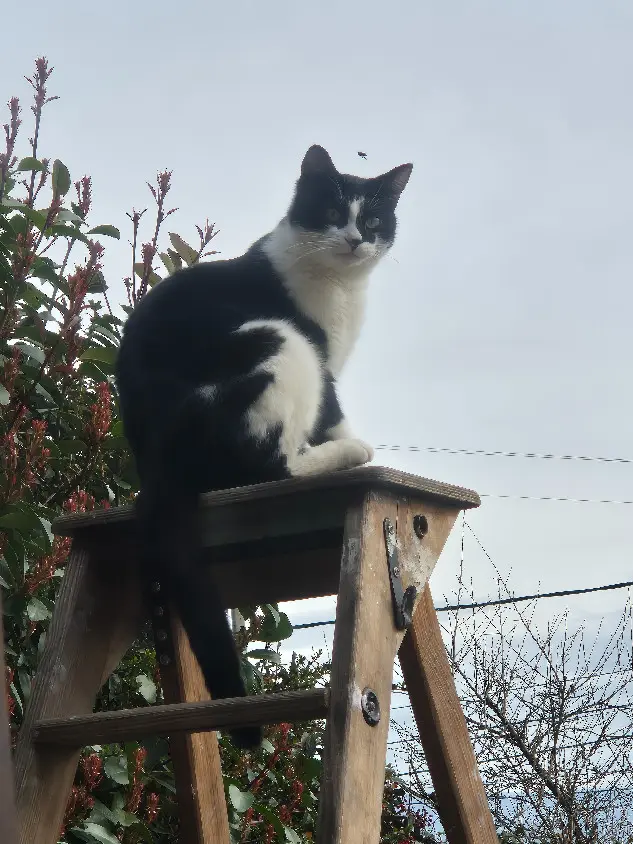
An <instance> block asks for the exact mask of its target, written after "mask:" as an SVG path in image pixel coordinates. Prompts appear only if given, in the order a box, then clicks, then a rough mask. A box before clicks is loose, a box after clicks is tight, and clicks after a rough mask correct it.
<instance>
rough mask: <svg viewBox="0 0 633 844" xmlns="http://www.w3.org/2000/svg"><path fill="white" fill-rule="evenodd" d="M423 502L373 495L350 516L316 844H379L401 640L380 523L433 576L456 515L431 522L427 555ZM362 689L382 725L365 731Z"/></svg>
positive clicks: (403, 553) (407, 558)
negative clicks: (418, 519)
mask: <svg viewBox="0 0 633 844" xmlns="http://www.w3.org/2000/svg"><path fill="white" fill-rule="evenodd" d="M424 506H425V502H424V501H420V500H416V501H414V502H410V501H408V499H406V498H405V497H395V496H392V495H390V494H389V493H382V492H370V493H369V494H367V495H365V496H364V497H363V498H362V499H361V500H360V501H359V502H358V503H357V504H356V506H355V507H353V508H352V509H351V510H350V512H349V515H348V519H347V523H346V527H345V538H344V543H343V554H342V562H341V580H340V587H339V593H338V603H337V610H336V627H335V632H334V645H333V656H332V660H333V661H332V675H331V684H330V694H331V698H330V718H329V720H328V726H327V734H326V743H325V751H324V771H323V780H322V783H321V802H320V807H319V825H318V831H317V841H318V842H319V844H377V842H378V840H379V836H380V817H381V807H382V791H383V785H384V778H385V758H386V751H387V733H388V730H389V708H390V702H391V684H392V674H393V661H394V659H395V656H396V653H397V651H398V647H399V645H400V642H401V641H402V635H403V634H402V633H401V632H399V631H398V630H396V627H395V624H394V616H393V605H392V599H391V589H390V585H389V576H388V567H387V553H386V548H385V540H384V534H383V520H384V519H385V517H388V518H390V519H391V521H392V523H393V524H394V525H395V526H396V541H397V544H398V548H399V552H400V559H401V562H402V563H403V564H406V565H407V566H412V567H413V568H414V570H415V572H417V575H416V576H419V575H420V572H421V570H422V569H421V567H420V565H419V564H418V562H419V560H420V559H423V560H424V561H425V565H427V567H428V568H429V569H432V565H434V562H433V564H432V565H431V564H430V560H431V557H433V556H434V557H435V559H436V558H437V555H439V552H440V551H441V548H442V547H443V544H444V541H445V539H446V536H447V535H448V532H449V531H450V527H451V525H452V523H453V521H454V519H455V517H456V515H457V508H455V509H454V511H453V512H450V513H448V515H447V514H445V513H444V511H442V512H441V513H439V514H438V524H437V527H435V525H434V524H433V515H434V514H432V513H431V512H430V511H429V514H428V519H429V524H430V529H429V537H430V536H431V535H432V536H433V537H434V539H433V540H432V541H429V543H427V544H429V545H430V548H431V550H430V551H427V550H426V549H423V548H422V547H421V543H420V540H419V539H418V538H417V537H416V535H415V533H414V531H413V516H414V515H415V514H417V513H419V512H421V508H423V507H424ZM365 688H370V689H372V690H373V691H374V692H375V693H376V694H377V696H378V700H379V702H380V708H381V712H382V715H381V719H380V722H379V724H378V725H376V726H369V725H368V724H367V723H366V722H365V720H364V718H363V714H362V711H361V695H362V692H363V690H364V689H365Z"/></svg>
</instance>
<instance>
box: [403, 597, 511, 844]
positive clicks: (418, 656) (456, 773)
mask: <svg viewBox="0 0 633 844" xmlns="http://www.w3.org/2000/svg"><path fill="white" fill-rule="evenodd" d="M399 657H400V665H401V666H402V673H403V674H404V679H405V682H406V686H407V690H408V692H409V699H410V701H411V706H412V708H413V713H414V715H415V719H416V722H417V725H418V729H419V731H420V738H421V740H422V746H423V748H424V753H425V756H426V761H427V763H428V766H429V770H430V772H431V777H432V780H433V786H434V788H435V793H436V795H437V799H438V802H439V811H440V819H441V821H442V824H443V826H444V831H445V833H446V836H447V838H448V841H449V844H497V842H498V839H497V834H496V831H495V826H494V823H493V820H492V815H491V814H490V809H489V807H488V802H487V800H486V794H485V791H484V787H483V784H482V782H481V777H480V776H479V770H478V768H477V760H476V759H475V754H474V752H473V747H472V744H471V742H470V736H469V735H468V728H467V726H466V719H465V718H464V713H463V712H462V708H461V705H460V702H459V698H458V696H457V692H456V690H455V683H454V681H453V676H452V674H451V668H450V664H449V661H448V656H447V654H446V650H445V648H444V642H443V641H442V633H441V630H440V625H439V622H438V620H437V614H436V612H435V609H434V608H433V600H432V598H431V591H430V589H429V588H428V585H427V587H426V588H425V590H424V593H423V595H422V599H421V600H420V602H419V604H418V606H417V609H416V611H415V614H414V616H413V624H412V625H411V627H410V628H409V630H408V632H407V635H406V636H405V638H404V641H403V642H402V645H401V647H400V653H399Z"/></svg>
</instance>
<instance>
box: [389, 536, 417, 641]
mask: <svg viewBox="0 0 633 844" xmlns="http://www.w3.org/2000/svg"><path fill="white" fill-rule="evenodd" d="M383 529H384V533H385V546H386V548H387V565H388V567H389V583H390V585H391V598H392V600H393V615H394V621H395V624H396V629H397V630H406V629H407V627H409V625H410V624H411V621H412V618H413V606H414V604H415V599H416V597H417V594H418V590H417V589H416V588H415V586H408V587H407V588H406V589H405V588H404V587H403V585H402V580H401V572H400V565H399V562H398V545H397V542H396V529H395V527H394V526H393V523H392V521H391V519H385V520H384V522H383Z"/></svg>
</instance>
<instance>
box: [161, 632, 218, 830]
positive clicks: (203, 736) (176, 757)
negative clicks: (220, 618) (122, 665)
mask: <svg viewBox="0 0 633 844" xmlns="http://www.w3.org/2000/svg"><path fill="white" fill-rule="evenodd" d="M155 629H156V624H155ZM169 630H170V633H171V639H172V647H171V651H172V654H173V660H172V661H171V662H170V663H169V665H167V666H162V665H161V666H160V676H161V684H162V687H163V694H164V697H165V703H167V704H170V703H180V702H189V703H194V702H197V701H205V700H209V699H210V696H209V693H208V692H207V689H206V686H205V684H204V679H203V677H202V672H201V671H200V668H199V667H198V663H197V661H196V658H195V657H194V655H193V652H192V651H191V648H190V647H189V641H188V639H187V636H186V634H185V631H184V629H183V627H182V624H181V623H180V621H179V619H178V618H176V617H174V616H173V615H172V617H171V618H170V620H169ZM169 752H170V755H171V760H172V763H173V766H174V775H175V779H176V793H177V798H178V815H179V820H180V838H181V840H182V841H186V842H187V844H229V841H230V836H229V820H228V815H227V811H226V799H225V794H224V781H223V779H222V766H221V764H220V750H219V747H218V739H217V735H216V734H215V733H214V732H205V733H194V734H187V733H174V734H172V735H171V736H170V737H169Z"/></svg>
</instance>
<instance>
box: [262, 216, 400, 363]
mask: <svg viewBox="0 0 633 844" xmlns="http://www.w3.org/2000/svg"><path fill="white" fill-rule="evenodd" d="M344 231H345V229H334V231H333V232H330V231H328V232H325V233H321V232H308V231H304V230H303V229H299V228H297V227H295V226H291V225H290V223H289V221H288V220H287V219H284V220H282V221H281V223H279V225H278V226H277V228H276V229H274V230H273V231H272V232H271V234H270V235H269V236H268V237H267V239H266V240H265V241H264V244H263V250H264V252H265V253H266V255H267V256H268V258H269V259H270V262H271V263H272V265H273V267H274V268H275V269H276V270H277V272H278V273H279V275H280V276H281V278H282V279H283V281H284V284H285V287H286V289H287V290H288V292H289V294H290V295H291V296H292V298H293V299H294V301H295V303H296V305H297V306H298V308H299V309H300V310H301V311H302V312H303V313H304V314H305V315H306V316H309V317H310V318H311V319H312V320H314V322H316V324H317V325H319V326H320V327H321V328H322V329H323V331H324V332H325V334H326V336H327V339H328V368H329V369H330V371H331V372H332V374H333V375H335V376H336V375H338V374H339V373H340V371H341V369H342V367H343V365H344V364H345V361H346V360H347V358H348V357H349V354H350V352H351V351H352V349H353V347H354V343H355V342H356V340H357V338H358V335H359V333H360V329H361V326H362V323H363V319H364V316H365V298H366V289H367V282H368V278H369V274H370V273H371V271H372V269H373V268H374V267H375V265H376V263H377V262H378V260H379V258H380V257H381V256H382V254H384V252H385V251H386V247H381V246H379V245H376V244H373V243H363V244H361V246H359V247H358V249H357V250H356V252H355V253H354V255H353V256H352V255H351V253H350V247H349V244H348V243H347V241H346V240H345V234H344Z"/></svg>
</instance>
